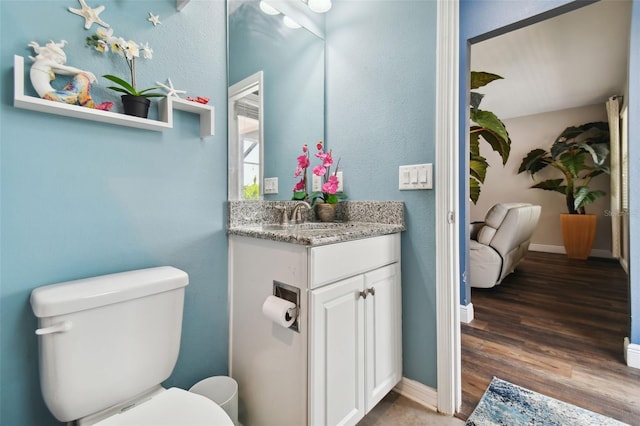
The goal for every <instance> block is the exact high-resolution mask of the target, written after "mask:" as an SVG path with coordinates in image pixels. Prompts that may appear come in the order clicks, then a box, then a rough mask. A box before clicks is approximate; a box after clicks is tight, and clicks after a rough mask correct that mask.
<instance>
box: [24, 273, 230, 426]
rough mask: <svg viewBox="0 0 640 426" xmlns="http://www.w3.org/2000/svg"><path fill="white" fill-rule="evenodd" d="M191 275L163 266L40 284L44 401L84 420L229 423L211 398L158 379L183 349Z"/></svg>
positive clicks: (157, 425) (35, 300) (61, 414)
mask: <svg viewBox="0 0 640 426" xmlns="http://www.w3.org/2000/svg"><path fill="white" fill-rule="evenodd" d="M188 283H189V277H188V275H187V274H186V273H185V272H184V271H181V270H179V269H176V268H173V267H170V266H163V267H158V268H150V269H143V270H138V271H130V272H123V273H118V274H111V275H104V276H100V277H95V278H87V279H83V280H77V281H69V282H65V283H60V284H53V285H48V286H44V287H40V288H37V289H35V290H33V292H32V293H31V306H32V308H33V312H34V313H35V315H36V316H37V317H38V326H39V327H40V328H38V330H36V334H38V335H39V339H38V341H39V346H40V385H41V388H42V395H43V396H44V400H45V402H46V404H47V407H48V408H49V410H50V411H51V413H52V414H53V415H54V416H55V417H56V419H58V420H60V421H62V422H70V421H77V424H79V425H100V426H105V425H132V426H133V425H135V426H143V425H153V426H161V425H167V426H189V425H198V426H201V425H202V426H204V425H216V426H217V425H220V426H222V425H225V426H227V425H228V426H232V425H233V422H232V420H231V418H230V417H229V416H228V415H227V413H225V411H224V410H223V409H222V408H221V407H220V406H218V405H217V404H216V403H215V402H213V401H212V400H210V399H208V398H206V397H204V396H202V395H198V394H196V393H192V392H188V391H186V390H182V389H178V388H169V389H164V388H162V387H161V386H160V383H162V382H163V381H164V380H166V379H167V378H168V377H169V376H170V375H171V372H172V371H173V368H174V367H175V364H176V361H177V359H178V352H179V349H180V334H181V331H182V310H183V302H184V289H185V287H186V285H187V284H188Z"/></svg>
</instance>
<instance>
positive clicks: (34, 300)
mask: <svg viewBox="0 0 640 426" xmlns="http://www.w3.org/2000/svg"><path fill="white" fill-rule="evenodd" d="M187 284H189V276H188V275H187V273H186V272H184V271H182V270H180V269H177V268H174V267H173V266H159V267H156V268H148V269H139V270H135V271H127V272H119V273H116V274H109V275H102V276H99V277H92V278H84V279H80V280H74V281H67V282H63V283H58V284H51V285H47V286H44V287H38V288H36V289H34V290H33V291H32V292H31V308H32V309H33V313H34V314H35V315H36V316H37V317H38V318H47V317H52V316H56V315H64V314H68V313H72V312H78V311H83V310H85V309H92V308H97V307H99V306H105V305H110V304H113V303H118V302H122V301H125V300H131V299H137V298H139V297H144V296H148V295H151V294H156V293H162V292H165V291H169V290H174V289H177V288H181V287H185V286H186V285H187Z"/></svg>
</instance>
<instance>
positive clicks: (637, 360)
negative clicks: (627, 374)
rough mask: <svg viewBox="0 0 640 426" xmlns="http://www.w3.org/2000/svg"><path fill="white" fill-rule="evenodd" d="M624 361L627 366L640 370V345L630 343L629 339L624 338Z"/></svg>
mask: <svg viewBox="0 0 640 426" xmlns="http://www.w3.org/2000/svg"><path fill="white" fill-rule="evenodd" d="M624 359H625V360H626V361H627V365H628V366H629V367H633V368H640V345H636V344H635V343H629V338H628V337H625V338H624Z"/></svg>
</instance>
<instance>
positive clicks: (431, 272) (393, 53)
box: [326, 0, 438, 387]
mask: <svg viewBox="0 0 640 426" xmlns="http://www.w3.org/2000/svg"><path fill="white" fill-rule="evenodd" d="M326 25H327V28H326V29H327V31H326V33H327V40H326V41H327V70H328V72H327V141H328V143H329V145H330V146H331V148H332V149H333V153H334V157H335V158H338V157H339V158H341V159H342V160H341V163H340V164H341V168H342V170H343V171H344V181H345V184H344V185H345V186H344V188H345V193H346V194H347V195H348V196H349V198H350V199H354V200H401V201H404V202H405V219H406V222H407V231H406V232H404V233H403V234H402V286H403V288H402V303H403V314H402V322H403V323H402V327H403V333H402V334H403V362H404V376H405V377H408V378H410V379H414V380H417V381H419V382H421V383H424V384H426V385H428V386H431V387H436V306H435V304H436V280H435V272H436V271H435V257H436V246H435V191H436V190H437V189H436V190H432V191H399V190H398V166H400V165H403V164H418V163H434V162H435V136H434V135H435V124H434V123H435V69H436V64H435V58H436V42H435V38H436V2H434V1H430V0H424V1H415V0H414V1H405V0H398V1H385V0H376V1H374V0H372V1H367V2H360V1H335V2H334V6H333V9H332V10H331V12H330V13H329V14H327V18H326ZM436 167H438V165H437V164H434V168H436ZM437 186H438V185H437V182H436V184H435V187H436V188H437Z"/></svg>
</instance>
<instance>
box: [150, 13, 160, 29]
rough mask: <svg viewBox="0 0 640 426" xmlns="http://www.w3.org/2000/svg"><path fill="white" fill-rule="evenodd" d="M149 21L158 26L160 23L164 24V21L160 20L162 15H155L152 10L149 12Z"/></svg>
mask: <svg viewBox="0 0 640 426" xmlns="http://www.w3.org/2000/svg"><path fill="white" fill-rule="evenodd" d="M147 21H149V22H151V23H152V24H153V26H154V27H157V26H158V24H162V22H160V15H154V14H153V13H151V12H149V17H148V18H147Z"/></svg>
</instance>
